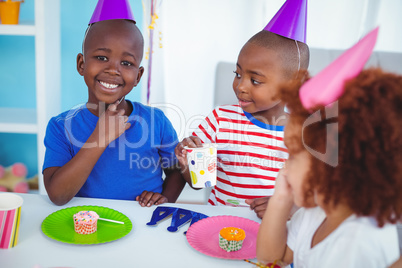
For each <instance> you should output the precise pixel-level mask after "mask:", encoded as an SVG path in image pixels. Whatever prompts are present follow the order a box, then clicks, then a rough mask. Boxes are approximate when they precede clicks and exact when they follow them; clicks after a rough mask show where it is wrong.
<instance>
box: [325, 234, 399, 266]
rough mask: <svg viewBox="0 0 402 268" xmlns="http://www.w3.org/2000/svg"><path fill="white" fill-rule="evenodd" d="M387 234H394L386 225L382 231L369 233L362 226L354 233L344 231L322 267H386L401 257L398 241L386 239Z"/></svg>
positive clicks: (333, 245) (332, 246)
mask: <svg viewBox="0 0 402 268" xmlns="http://www.w3.org/2000/svg"><path fill="white" fill-rule="evenodd" d="M385 228H388V230H386V229H385ZM387 236H392V229H390V228H389V227H384V228H383V229H382V232H371V233H368V232H367V231H362V228H360V229H359V230H355V232H354V233H352V232H349V233H344V234H343V235H342V237H341V238H339V239H337V240H336V241H334V242H335V243H333V244H332V245H331V251H330V254H329V255H328V256H327V257H326V258H325V260H324V262H325V263H323V264H322V267H326V268H327V267H328V268H332V267H333V268H339V267H342V268H344V267H345V268H348V267H350V268H354V267H364V268H386V267H388V266H389V265H390V264H392V263H393V262H394V261H396V260H397V258H398V257H399V252H398V250H397V245H396V244H397V243H396V242H395V241H393V239H386V237H387ZM384 238H385V239H384Z"/></svg>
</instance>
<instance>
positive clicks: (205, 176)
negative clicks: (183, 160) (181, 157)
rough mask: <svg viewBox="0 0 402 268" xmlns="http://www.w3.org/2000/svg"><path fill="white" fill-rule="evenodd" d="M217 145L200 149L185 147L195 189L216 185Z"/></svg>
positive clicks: (208, 144)
mask: <svg viewBox="0 0 402 268" xmlns="http://www.w3.org/2000/svg"><path fill="white" fill-rule="evenodd" d="M216 148H217V145H216V144H211V143H206V144H203V146H202V147H199V148H189V147H184V149H186V151H187V161H188V167H189V170H190V175H191V183H192V185H193V187H196V188H205V187H212V186H215V185H216Z"/></svg>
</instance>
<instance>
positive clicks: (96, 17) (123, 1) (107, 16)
mask: <svg viewBox="0 0 402 268" xmlns="http://www.w3.org/2000/svg"><path fill="white" fill-rule="evenodd" d="M115 19H125V20H132V21H134V22H135V19H134V16H133V13H132V12H131V8H130V3H129V2H128V0H98V4H97V5H96V7H95V11H94V13H93V15H92V18H91V20H90V21H89V24H92V23H95V22H98V21H102V20H115Z"/></svg>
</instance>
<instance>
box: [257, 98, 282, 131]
mask: <svg viewBox="0 0 402 268" xmlns="http://www.w3.org/2000/svg"><path fill="white" fill-rule="evenodd" d="M284 109H285V105H284V104H283V103H282V102H280V103H278V104H277V105H275V106H274V107H272V108H271V109H268V110H265V111H261V112H256V113H252V114H251V115H252V116H253V117H254V118H255V119H257V120H258V121H260V122H262V123H264V124H268V125H272V126H284V125H286V123H287V120H288V114H287V113H286V112H285V110H284Z"/></svg>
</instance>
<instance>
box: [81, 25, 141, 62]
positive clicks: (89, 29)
mask: <svg viewBox="0 0 402 268" xmlns="http://www.w3.org/2000/svg"><path fill="white" fill-rule="evenodd" d="M120 21H127V22H130V23H132V24H133V25H134V28H133V29H134V31H135V32H136V33H137V34H139V35H138V37H140V39H139V40H138V41H139V42H140V45H141V46H142V48H143V49H142V51H143V50H144V37H143V35H142V33H141V31H140V29H138V27H137V24H136V23H135V21H132V20H126V19H124V20H120ZM96 23H99V22H95V23H92V24H90V25H88V28H87V29H86V31H85V35H84V39H83V40H82V54H84V46H85V41H86V39H87V35H88V33H89V32H90V31H91V29H92V26H93V25H95V24H96ZM140 56H141V60H142V57H143V52H142V53H141V55H140Z"/></svg>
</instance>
